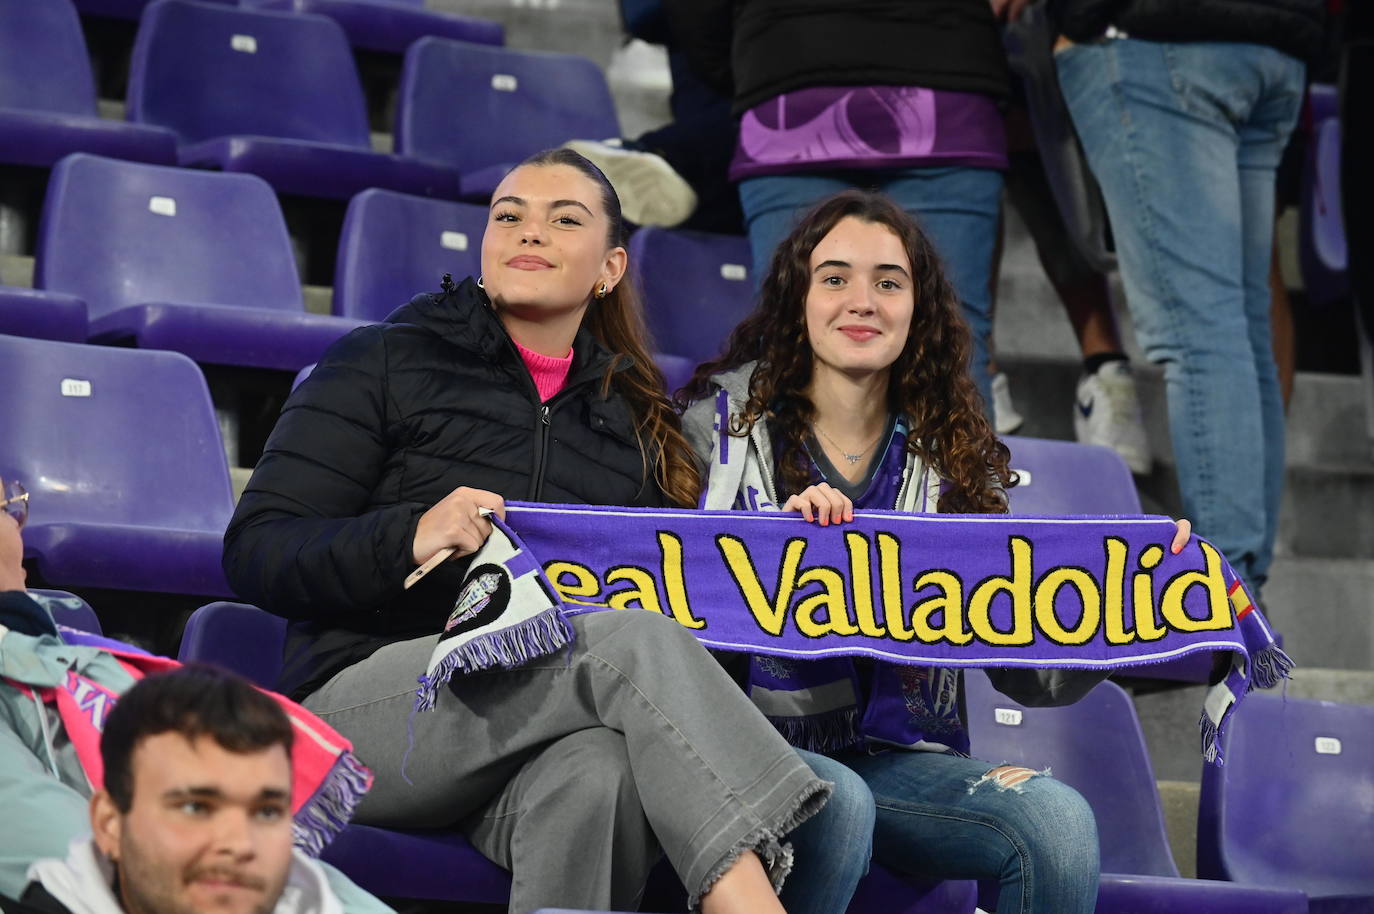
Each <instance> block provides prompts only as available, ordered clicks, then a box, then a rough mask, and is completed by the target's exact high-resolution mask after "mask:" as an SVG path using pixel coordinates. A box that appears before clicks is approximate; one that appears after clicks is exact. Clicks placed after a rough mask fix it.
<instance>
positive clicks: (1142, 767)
mask: <svg viewBox="0 0 1374 914" xmlns="http://www.w3.org/2000/svg"><path fill="white" fill-rule="evenodd" d="M964 682H965V686H966V690H965V696H966V700H967V708H968V718H969V740H970V742H971V744H972V747H973V750H972V751H973V754H974V756H975V757H977V758H982V759H991V760H993V763H994V764H1012V765H1022V766H1024V767H1027V768H1032V769H1035V770H1037V771H1039V770H1041V769H1046V768H1048V769H1050V770H1051V771H1052V772H1053V775H1054V777H1055V778H1057V779H1058V780H1060V781H1063V782H1064V783H1065V784H1068V785H1069V786H1071V787H1073V788H1075V789H1076V790H1077V791H1078V792H1079V793H1081V794H1082V795H1083V797H1084V799H1086V800H1087V801H1088V804H1089V805H1090V806H1092V809H1093V814H1094V816H1095V817H1096V819H1097V834H1098V842H1099V844H1100V846H1101V851H1102V877H1101V882H1100V884H1099V887H1098V895H1097V908H1096V911H1097V914H1155V912H1158V914H1173V912H1180V911H1187V912H1189V914H1261V912H1272V914H1303V912H1305V911H1307V898H1306V896H1305V895H1304V894H1303V893H1302V892H1301V891H1299V890H1298V888H1297V887H1296V886H1291V887H1289V888H1259V887H1255V886H1242V885H1237V884H1236V883H1233V882H1219V881H1215V880H1209V879H1184V878H1181V877H1180V876H1179V874H1178V867H1177V866H1176V865H1175V864H1174V858H1173V855H1172V854H1171V853H1170V852H1169V844H1168V838H1167V837H1166V835H1165V831H1164V815H1163V812H1162V809H1161V807H1160V802H1159V790H1158V788H1157V787H1156V786H1155V777H1154V770H1153V769H1152V768H1151V767H1150V758H1149V753H1148V750H1147V749H1146V748H1145V738H1144V736H1143V735H1142V734H1141V732H1140V721H1139V719H1138V718H1137V717H1136V713H1135V707H1134V706H1133V705H1132V704H1131V699H1130V696H1128V695H1127V694H1126V692H1125V691H1124V690H1122V688H1121V687H1120V686H1118V685H1117V684H1116V683H1113V682H1103V683H1099V684H1098V686H1097V687H1096V688H1095V689H1093V690H1092V691H1091V692H1089V693H1088V694H1087V696H1085V697H1084V698H1082V699H1081V700H1079V701H1078V702H1077V703H1075V704H1072V705H1069V706H1068V707H1063V708H1027V707H1023V706H1022V705H1019V704H1017V703H1016V702H1014V701H1012V700H1011V699H1010V698H1007V697H1005V696H1004V695H1002V694H1001V693H999V692H997V691H996V690H995V689H993V687H992V684H991V683H990V682H989V681H988V678H987V675H986V674H985V673H983V672H982V671H981V670H967V671H966V672H965V674H964ZM1255 748H1257V749H1260V751H1261V752H1262V751H1263V748H1262V747H1255ZM1257 754H1258V753H1257ZM1230 763H1231V762H1230V760H1229V759H1228V761H1227V765H1228V766H1229V765H1230ZM1247 837H1248V838H1250V839H1252V840H1253V839H1256V838H1259V837H1260V836H1259V835H1256V834H1255V833H1254V832H1250V833H1249V834H1248V835H1247ZM984 907H987V905H984Z"/></svg>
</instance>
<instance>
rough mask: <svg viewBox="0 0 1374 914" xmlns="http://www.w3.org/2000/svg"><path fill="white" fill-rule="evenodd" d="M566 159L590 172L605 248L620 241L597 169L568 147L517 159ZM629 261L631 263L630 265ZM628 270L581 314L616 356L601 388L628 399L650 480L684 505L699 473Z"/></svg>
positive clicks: (616, 209) (610, 194)
mask: <svg viewBox="0 0 1374 914" xmlns="http://www.w3.org/2000/svg"><path fill="white" fill-rule="evenodd" d="M524 165H541V166H547V165H566V166H568V167H569V168H575V169H577V170H578V171H580V172H581V173H582V174H584V175H586V176H587V177H588V178H590V179H591V180H592V181H593V182H594V183H595V184H596V185H597V187H598V188H599V190H600V192H601V207H602V209H604V210H605V211H606V217H607V220H608V222H609V227H608V229H607V232H606V246H607V248H613V247H624V246H625V244H626V241H627V238H626V231H625V219H624V217H623V216H622V215H621V213H620V197H619V196H618V195H617V194H616V192H615V188H614V187H613V186H611V182H610V181H609V180H608V179H607V178H606V176H605V175H604V174H602V172H601V169H599V168H597V167H596V166H595V165H594V164H592V163H591V162H590V161H588V160H587V159H586V158H584V157H582V156H580V155H578V154H577V153H575V152H573V151H572V150H570V149H546V150H544V151H543V152H539V153H536V154H534V155H532V156H530V157H529V158H528V159H526V160H525V161H523V162H521V163H520V165H517V166H516V168H519V167H521V166H524ZM632 266H633V265H632ZM630 280H631V276H630V271H628V270H627V271H626V273H625V275H624V276H622V277H621V280H620V282H619V283H618V284H617V285H616V287H615V288H614V289H612V290H611V291H610V292H608V293H607V295H606V297H605V298H598V299H593V300H592V303H591V306H590V307H589V308H588V309H587V313H586V316H585V317H583V318H582V326H584V327H586V328H587V330H588V331H589V332H590V333H591V335H592V336H593V337H595V338H596V341H597V342H599V343H600V344H601V345H602V346H605V347H606V348H607V349H609V350H610V351H611V353H612V354H613V356H614V358H612V359H611V363H610V365H609V366H608V367H607V369H606V374H605V376H604V377H603V378H602V387H601V390H602V393H603V394H605V393H608V392H609V391H610V389H611V388H612V387H614V388H615V389H616V390H617V391H618V392H619V393H620V394H621V396H623V397H625V399H626V400H628V401H629V404H630V409H631V411H632V412H633V413H634V415H635V420H636V421H635V433H636V434H637V435H638V436H639V439H640V443H641V450H642V451H643V452H644V459H645V461H646V469H647V461H650V460H652V461H653V470H654V480H655V482H657V483H658V486H659V488H660V489H662V490H663V493H664V494H665V495H666V496H667V497H668V499H669V501H671V502H673V503H674V504H676V505H680V506H682V507H692V506H694V505H695V504H696V503H697V493H698V492H699V491H700V489H701V473H700V472H699V471H698V470H697V465H696V461H695V460H694V459H693V457H692V448H691V446H690V445H688V443H687V439H686V438H684V437H683V435H682V422H681V420H680V418H679V417H678V414H677V410H676V409H674V408H673V403H672V401H671V400H669V399H668V394H667V392H666V388H667V382H666V381H665V380H664V377H663V372H661V371H659V369H658V366H657V365H655V364H654V360H653V358H652V357H651V356H650V355H649V344H648V339H649V331H648V328H647V327H646V326H645V323H644V307H643V305H642V304H641V302H640V300H639V295H638V294H637V293H636V291H635V283H633V282H631V281H630Z"/></svg>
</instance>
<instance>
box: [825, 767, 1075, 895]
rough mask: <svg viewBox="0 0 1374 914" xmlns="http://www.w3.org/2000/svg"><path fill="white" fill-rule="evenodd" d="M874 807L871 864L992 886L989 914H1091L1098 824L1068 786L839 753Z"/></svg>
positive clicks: (1033, 777) (979, 769) (982, 770)
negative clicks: (994, 899) (994, 897)
mask: <svg viewBox="0 0 1374 914" xmlns="http://www.w3.org/2000/svg"><path fill="white" fill-rule="evenodd" d="M841 759H842V760H843V761H844V763H845V764H846V765H848V766H850V767H851V768H853V769H854V770H855V771H857V772H858V773H859V774H860V775H862V776H863V778H864V780H865V781H867V782H868V786H869V788H870V789H871V790H872V791H873V800H874V802H875V803H876V804H877V811H878V814H877V824H876V825H875V826H874V833H873V859H874V860H876V861H878V862H879V863H881V864H883V865H884V866H886V867H888V868H890V869H893V870H897V871H899V872H903V873H907V874H909V875H912V876H918V877H922V878H928V879H996V880H997V881H998V883H999V886H1000V892H999V895H998V903H997V914H1090V912H1091V911H1092V910H1093V907H1094V905H1095V904H1096V901H1097V884H1098V875H1099V874H1098V859H1099V851H1098V843H1097V822H1096V820H1095V819H1094V818H1093V812H1092V809H1091V808H1090V807H1089V806H1088V803H1087V801H1086V800H1084V799H1083V797H1082V796H1080V795H1079V793H1078V792H1077V791H1076V790H1074V789H1073V788H1072V787H1069V786H1068V785H1067V784H1064V783H1062V782H1060V781H1056V780H1055V779H1054V778H1052V777H1049V776H1047V775H1044V774H1038V773H1037V774H1033V775H1030V776H1026V774H1025V772H1024V770H1023V771H1022V772H1021V773H1020V774H1015V773H1013V774H1012V776H1011V777H1009V778H1007V779H1005V780H1001V779H998V778H996V777H989V776H988V774H989V772H991V771H993V770H994V769H996V768H998V767H1000V766H997V765H993V764H991V763H989V762H983V761H979V760H977V759H968V758H961V757H959V756H953V755H940V754H937V753H933V752H904V751H900V750H897V751H891V752H883V753H879V754H877V755H865V754H861V753H847V754H845V755H844V756H842V757H841Z"/></svg>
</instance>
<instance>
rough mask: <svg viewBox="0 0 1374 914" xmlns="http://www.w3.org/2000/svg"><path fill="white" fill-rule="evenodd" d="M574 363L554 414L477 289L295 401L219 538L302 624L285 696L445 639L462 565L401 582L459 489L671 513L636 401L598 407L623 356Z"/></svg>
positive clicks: (398, 323) (421, 303)
mask: <svg viewBox="0 0 1374 914" xmlns="http://www.w3.org/2000/svg"><path fill="white" fill-rule="evenodd" d="M593 307H595V306H593ZM573 350H574V359H573V367H572V370H571V372H570V373H569V375H568V383H567V387H566V388H565V389H564V390H562V391H561V392H560V393H558V394H557V395H556V396H555V397H553V398H552V399H550V400H549V401H548V403H547V404H541V403H540V401H539V396H538V394H537V392H536V390H535V387H534V381H533V380H532V379H531V377H530V375H529V371H528V370H527V369H526V367H525V364H524V362H523V361H522V360H521V358H520V356H519V353H518V352H517V351H516V349H515V346H514V343H512V341H511V339H510V336H509V335H508V334H507V333H506V331H505V328H504V327H503V326H502V324H501V322H500V321H499V320H498V319H497V318H496V316H495V314H494V313H493V312H492V310H491V308H490V306H489V303H488V301H487V298H486V295H485V293H483V292H482V291H481V289H479V288H478V287H477V286H476V284H475V283H473V282H472V281H471V280H467V281H465V282H464V283H463V284H462V285H460V286H458V288H457V289H456V290H454V291H452V292H448V293H444V294H434V295H429V294H426V295H419V296H416V298H415V299H414V300H413V301H411V303H410V304H408V305H406V306H405V307H403V308H401V309H399V310H398V311H397V312H396V313H394V314H392V315H391V317H390V318H388V321H387V322H386V323H383V324H378V325H373V326H369V327H363V328H360V329H358V330H355V331H353V332H352V333H350V334H349V335H348V336H346V337H344V338H343V339H341V340H339V342H337V343H335V344H334V345H333V346H332V347H330V349H329V351H328V352H327V353H325V356H324V358H323V359H321V360H320V363H319V365H318V366H317V367H316V368H315V370H314V372H313V373H312V374H311V376H310V378H309V379H308V380H307V381H306V382H305V383H304V384H302V385H301V386H300V387H299V388H298V389H297V390H296V392H295V393H293V394H292V395H291V398H290V399H289V400H288V401H287V403H286V406H285V408H284V409H283V410H282V414H281V417H280V418H279V419H278V420H277V425H276V428H275V429H274V430H273V432H272V436H271V437H270V438H269V439H268V442H267V447H266V449H265V450H264V452H263V457H262V460H261V461H260V462H259V463H258V466H257V469H256V470H254V471H253V478H252V479H251V480H250V481H249V483H248V488H247V490H246V491H245V492H244V495H243V498H242V499H241V500H240V502H239V505H238V509H237V510H236V511H235V512H234V517H233V520H232V521H230V523H229V529H228V530H227V531H226V533H225V536H224V571H225V574H226V575H227V576H228V578H229V582H230V583H231V584H232V585H233V587H234V590H235V591H236V592H237V593H238V594H239V596H240V597H242V598H243V599H245V600H247V601H249V602H252V603H256V604H257V605H259V606H261V607H263V608H264V609H266V610H268V611H270V612H272V613H274V614H276V615H279V616H284V617H286V618H287V619H290V620H292V625H291V627H290V634H289V636H288V639H287V644H286V650H285V657H284V667H283V670H282V675H281V678H280V679H279V680H278V683H277V686H278V688H279V690H281V691H283V692H285V693H286V694H289V695H292V696H293V697H297V698H299V697H302V696H304V695H308V694H309V693H310V692H311V691H313V690H314V689H316V688H318V687H319V686H320V685H322V684H323V683H324V682H325V681H326V680H327V679H328V678H329V677H331V676H332V675H333V674H334V673H336V672H338V671H339V670H340V669H343V668H344V667H346V666H348V665H350V664H352V663H356V662H357V661H359V660H361V659H363V658H364V657H366V656H368V655H369V654H371V653H372V652H373V651H375V650H376V649H377V648H379V647H381V646H382V645H384V644H387V643H390V642H393V641H399V640H403V639H406V638H412V637H418V636H420V635H427V634H433V633H437V632H438V631H439V630H440V628H441V627H442V625H443V622H444V619H445V618H446V616H447V614H448V612H449V610H450V609H451V608H452V603H453V598H454V593H455V591H456V589H457V584H458V583H459V581H460V580H461V578H462V575H463V572H464V569H465V568H466V564H467V563H466V562H465V561H461V560H460V561H452V562H448V563H446V564H444V565H442V566H441V567H440V568H439V569H436V570H435V571H434V572H433V573H431V574H430V575H429V576H427V577H426V578H424V579H422V580H421V582H420V583H419V584H417V585H416V586H415V587H413V588H412V589H411V590H408V591H407V590H404V589H402V582H403V581H404V580H405V578H406V576H407V575H408V574H409V573H410V572H411V571H413V570H414V568H415V564H414V561H413V560H412V557H411V546H412V544H413V541H414V538H415V528H416V525H417V524H418V522H419V519H420V515H421V514H423V513H424V512H425V511H426V510H428V509H429V508H430V507H431V506H432V505H434V504H435V503H436V502H438V501H439V500H440V499H442V498H443V497H444V496H446V495H448V494H449V493H450V492H451V491H453V490H454V489H455V488H457V487H459V486H470V487H472V488H477V489H487V490H490V491H492V492H496V493H498V494H500V495H501V496H503V497H504V498H506V499H508V500H510V499H516V500H523V501H545V502H565V503H583V504H613V505H644V506H661V505H663V504H664V503H665V502H664V499H663V495H662V493H661V492H660V490H659V488H658V486H657V484H656V483H655V482H654V481H653V473H652V469H653V463H652V461H646V460H645V459H644V457H643V455H642V452H641V450H640V447H639V444H638V441H637V438H636V435H635V429H634V423H633V417H632V415H631V412H630V408H629V405H628V404H627V403H626V401H625V400H624V399H623V398H622V397H621V396H620V395H619V394H617V393H616V392H615V391H614V389H613V390H612V391H611V393H610V394H609V395H607V396H604V397H603V396H602V395H601V388H602V384H601V379H602V378H603V377H604V375H605V373H606V370H607V368H608V366H609V365H610V364H611V360H612V356H611V354H610V353H608V352H607V351H606V350H605V349H604V348H603V347H601V346H600V345H599V344H597V342H596V341H595V340H594V339H593V338H592V337H591V335H590V334H589V333H588V332H587V331H585V330H583V331H581V332H579V334H578V336H577V339H576V341H575V342H574V344H573ZM420 672H423V671H418V670H417V671H416V673H417V675H418V674H419V673H420Z"/></svg>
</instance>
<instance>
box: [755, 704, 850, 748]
mask: <svg viewBox="0 0 1374 914" xmlns="http://www.w3.org/2000/svg"><path fill="white" fill-rule="evenodd" d="M768 722H769V723H770V724H772V725H773V726H774V727H775V728H776V729H777V731H778V732H779V733H781V734H782V738H783V739H785V740H787V742H788V745H791V746H795V747H796V748H798V749H806V750H807V751H809V752H818V753H821V754H822V755H824V754H825V753H827V752H838V751H839V750H841V749H845V748H848V747H849V746H852V745H854V744H855V743H857V742H859V741H860V739H862V736H861V735H860V733H859V709H858V708H857V707H849V708H839V709H837V710H834V711H825V712H822V713H820V714H808V715H806V716H803V717H792V716H789V717H769V718H768Z"/></svg>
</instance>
